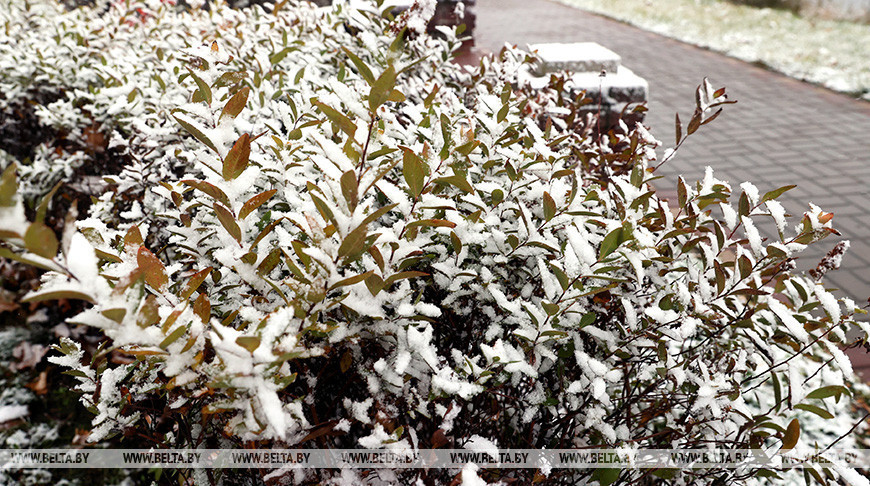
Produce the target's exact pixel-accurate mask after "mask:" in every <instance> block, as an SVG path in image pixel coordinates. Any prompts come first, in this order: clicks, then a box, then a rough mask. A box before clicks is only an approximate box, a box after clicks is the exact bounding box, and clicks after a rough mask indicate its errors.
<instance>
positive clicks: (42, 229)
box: [24, 223, 59, 259]
mask: <svg viewBox="0 0 870 486" xmlns="http://www.w3.org/2000/svg"><path fill="white" fill-rule="evenodd" d="M24 247H25V248H27V250H28V251H31V252H33V253H35V254H37V255H39V256H41V257H43V258H49V259H51V258H54V257H56V256H57V250H58V247H59V244H58V241H57V235H55V234H54V230H52V229H51V228H49V227H48V226H46V225H44V224H42V223H31V224H30V226H28V227H27V232H25V233H24Z"/></svg>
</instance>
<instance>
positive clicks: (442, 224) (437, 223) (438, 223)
mask: <svg viewBox="0 0 870 486" xmlns="http://www.w3.org/2000/svg"><path fill="white" fill-rule="evenodd" d="M418 226H429V227H433V228H455V227H456V223H454V222H452V221H447V220H445V219H422V220H420V221H412V222H410V223H408V226H407V228H408V229H411V228H416V227H418Z"/></svg>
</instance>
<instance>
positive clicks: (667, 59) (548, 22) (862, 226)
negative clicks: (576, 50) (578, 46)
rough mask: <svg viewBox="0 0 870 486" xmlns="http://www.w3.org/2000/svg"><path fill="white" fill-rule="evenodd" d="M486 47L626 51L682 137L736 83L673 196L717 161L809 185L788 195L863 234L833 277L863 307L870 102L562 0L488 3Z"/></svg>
mask: <svg viewBox="0 0 870 486" xmlns="http://www.w3.org/2000/svg"><path fill="white" fill-rule="evenodd" d="M474 9H475V12H476V13H477V28H476V29H475V44H476V49H479V50H482V51H488V52H492V51H497V50H499V49H500V48H501V47H502V46H503V45H504V43H505V42H509V43H512V44H518V45H519V46H520V47H525V46H526V44H528V43H535V42H580V41H593V42H597V43H599V44H601V45H603V46H605V47H607V48H609V49H611V50H613V51H615V52H616V53H618V54H619V55H620V56H622V62H623V65H625V66H627V67H628V68H629V69H631V70H633V71H634V72H635V73H637V74H638V75H640V76H642V77H644V78H645V79H647V81H649V84H650V103H649V107H650V111H649V113H648V115H647V120H646V123H647V125H649V126H650V127H651V129H652V133H653V134H654V135H656V136H657V137H658V138H659V139H660V140H662V141H663V142H664V143H665V146H666V147H668V146H672V145H673V143H674V113H675V112H679V113H680V114H681V117H680V118H681V119H682V120H683V122H684V123H685V122H686V121H687V120H688V119H689V118H690V116H691V114H692V111H693V107H694V91H695V88H696V86H697V85H698V84H699V83H700V82H701V81H702V80H703V78H704V77H705V76H706V77H708V78H709V79H710V81H711V83H712V84H713V85H714V87H717V88H718V87H720V86H726V87H727V89H728V93H729V97H730V98H731V99H736V100H738V103H737V104H736V105H729V106H726V107H725V112H724V113H723V114H722V116H720V117H719V118H718V119H717V120H716V121H714V122H713V123H711V124H710V125H707V126H706V127H703V128H702V129H701V130H700V131H699V132H697V133H695V134H694V135H693V136H692V137H690V138H689V140H688V141H687V142H686V143H685V144H684V145H683V147H682V148H681V149H680V152H678V154H677V156H676V157H675V158H674V159H673V160H672V161H671V162H669V164H667V165H665V166H664V167H662V169H661V171H662V172H661V175H664V176H665V182H663V183H661V184H659V186H660V187H661V189H662V190H663V192H665V193H667V192H668V191H669V190H672V189H671V188H673V187H675V181H676V178H677V176H678V175H680V174H682V175H683V176H684V177H685V178H686V180H687V181H689V182H691V181H694V180H697V179H698V178H700V177H702V176H703V174H704V168H705V167H706V166H708V165H709V166H711V167H713V169H714V170H715V173H716V175H717V177H718V178H720V179H723V180H727V181H730V182H731V184H732V187H734V188H737V186H738V185H739V184H740V183H741V182H743V181H747V180H748V181H750V182H752V183H753V184H755V185H756V186H758V188H759V189H760V190H761V191H762V193H763V192H764V191H767V190H770V189H773V188H776V187H780V186H784V185H787V184H797V185H798V187H797V188H796V189H793V190H792V191H790V192H788V193H786V195H785V196H784V197H783V199H782V202H783V204H784V205H785V206H786V209H787V210H788V211H789V212H790V213H791V214H795V215H800V214H802V213H803V211H805V210H806V209H807V203H808V202H813V203H815V204H817V205H819V206H820V207H822V208H823V209H824V210H826V211H829V212H833V213H834V214H835V217H834V223H835V226H836V227H837V228H838V229H839V230H840V231H841V232H842V233H843V237H844V238H846V239H849V240H850V241H851V250H850V252H849V253H848V254H847V255H846V258H845V259H844V261H843V268H841V269H840V270H838V271H836V272H833V273H831V274H829V276H830V279H829V284H830V285H835V286H837V287H839V288H841V289H842V290H843V291H844V292H845V293H846V294H847V295H849V296H851V297H852V298H853V299H855V301H856V302H859V303H861V302H864V303H866V302H867V298H868V297H870V103H866V102H862V101H856V100H853V99H852V98H850V97H848V96H843V95H840V94H836V93H833V92H830V91H828V90H825V89H822V88H818V87H815V86H812V85H809V84H806V83H802V82H800V81H796V80H793V79H791V78H788V77H785V76H782V75H779V74H776V73H772V72H769V71H767V70H765V69H762V68H759V67H757V66H753V65H751V64H747V63H745V62H742V61H738V60H735V59H731V58H728V57H725V56H723V55H720V54H716V53H713V52H710V51H707V50H704V49H700V48H696V47H694V46H690V45H687V44H684V43H681V42H678V41H675V40H672V39H668V38H666V37H662V36H660V35H657V34H653V33H650V32H646V31H643V30H640V29H637V28H634V27H631V26H628V25H626V24H623V23H620V22H617V21H613V20H610V19H606V18H603V17H600V16H597V15H593V14H589V13H587V12H584V11H581V10H579V9H576V8H572V7H568V6H565V5H562V4H559V3H556V2H554V1H551V0H477V5H476V7H474ZM835 243H836V240H834V238H828V239H826V240H825V241H823V242H822V243H821V244H820V245H819V248H818V249H817V250H816V251H815V252H813V253H812V254H809V252H807V253H808V254H807V256H805V257H803V258H802V260H803V261H802V262H801V263H800V266H801V268H810V267H813V266H815V264H816V263H818V261H819V259H820V258H821V257H822V256H823V255H824V253H826V252H827V251H828V250H829V249H830V248H832V247H833V246H834V244H835Z"/></svg>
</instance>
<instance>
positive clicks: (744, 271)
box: [737, 255, 752, 279]
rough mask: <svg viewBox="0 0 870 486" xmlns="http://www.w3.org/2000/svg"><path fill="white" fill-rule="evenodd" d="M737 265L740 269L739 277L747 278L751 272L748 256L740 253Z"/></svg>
mask: <svg viewBox="0 0 870 486" xmlns="http://www.w3.org/2000/svg"><path fill="white" fill-rule="evenodd" d="M737 266H738V267H739V270H740V278H741V279H744V278H747V277H749V275H750V274H752V262H751V261H750V260H749V257H748V256H746V255H740V258H738V259H737Z"/></svg>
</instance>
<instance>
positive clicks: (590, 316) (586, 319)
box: [579, 312, 598, 328]
mask: <svg viewBox="0 0 870 486" xmlns="http://www.w3.org/2000/svg"><path fill="white" fill-rule="evenodd" d="M596 317H598V316H597V315H596V314H595V313H594V312H587V313H586V314H583V317H581V318H580V326H579V327H580V328H584V327H586V326H589V325H592V324H593V323H594V322H595V318H596Z"/></svg>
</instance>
